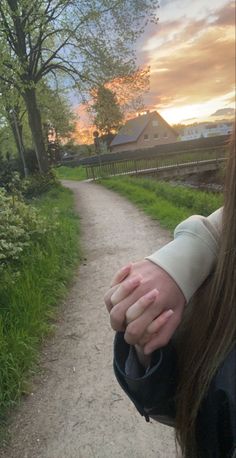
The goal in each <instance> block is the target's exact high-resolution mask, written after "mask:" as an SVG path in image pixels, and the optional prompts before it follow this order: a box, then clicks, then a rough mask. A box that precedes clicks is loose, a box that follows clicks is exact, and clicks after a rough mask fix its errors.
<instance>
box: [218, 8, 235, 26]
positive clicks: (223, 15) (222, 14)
mask: <svg viewBox="0 0 236 458" xmlns="http://www.w3.org/2000/svg"><path fill="white" fill-rule="evenodd" d="M216 14H217V15H218V17H217V20H216V21H215V25H219V26H228V25H231V26H233V27H234V26H235V4H234V2H229V3H228V4H227V5H225V6H224V7H223V8H221V9H219V10H218V11H217V13H216Z"/></svg>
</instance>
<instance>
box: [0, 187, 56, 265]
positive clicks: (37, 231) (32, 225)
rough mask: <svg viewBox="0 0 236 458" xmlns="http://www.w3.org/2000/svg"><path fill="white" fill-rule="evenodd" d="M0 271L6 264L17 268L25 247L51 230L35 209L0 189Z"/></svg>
mask: <svg viewBox="0 0 236 458" xmlns="http://www.w3.org/2000/svg"><path fill="white" fill-rule="evenodd" d="M0 216H1V218H0V272H1V271H3V270H4V269H5V267H6V266H7V265H8V266H9V265H11V267H13V268H15V269H16V268H17V266H18V261H19V259H20V257H21V255H22V254H23V253H24V251H25V249H26V248H27V247H29V245H30V244H31V243H32V242H35V241H36V240H38V239H40V237H41V236H42V234H44V233H45V232H47V231H48V230H49V229H51V230H52V228H53V227H54V226H53V222H51V223H50V225H49V222H48V221H47V222H46V219H44V218H43V217H42V216H40V214H39V212H38V211H37V209H35V208H34V207H32V206H30V205H27V204H25V203H24V202H23V201H21V200H20V199H19V198H15V197H12V196H8V195H7V194H6V191H4V190H3V189H0Z"/></svg>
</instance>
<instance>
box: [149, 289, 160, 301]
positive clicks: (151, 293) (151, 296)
mask: <svg viewBox="0 0 236 458" xmlns="http://www.w3.org/2000/svg"><path fill="white" fill-rule="evenodd" d="M158 294H159V291H157V289H153V290H152V291H149V293H147V294H146V299H147V300H149V301H154V299H156V297H157V295H158Z"/></svg>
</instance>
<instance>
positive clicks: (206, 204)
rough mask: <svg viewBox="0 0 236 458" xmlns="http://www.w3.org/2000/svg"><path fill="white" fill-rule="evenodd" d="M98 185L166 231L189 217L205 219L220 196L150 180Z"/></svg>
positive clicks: (219, 202)
mask: <svg viewBox="0 0 236 458" xmlns="http://www.w3.org/2000/svg"><path fill="white" fill-rule="evenodd" d="M100 183H101V184H102V185H104V186H106V187H107V188H109V189H112V190H114V191H117V192H119V193H120V194H122V195H123V196H125V197H127V198H128V199H129V200H131V201H132V202H133V203H135V204H136V205H138V206H139V207H140V208H141V209H142V210H144V211H145V213H147V214H148V215H149V216H151V217H152V218H153V219H157V220H158V221H159V222H160V224H161V225H162V226H163V227H165V228H166V229H169V230H173V229H174V228H175V227H176V226H177V224H179V223H180V222H181V221H182V220H183V219H186V218H188V217H189V216H191V215H192V214H201V215H205V216H207V215H209V214H210V213H212V212H213V211H215V210H216V209H217V208H219V207H220V206H221V205H222V195H219V194H217V195H216V194H214V193H210V192H203V191H197V190H193V189H191V188H186V187H184V186H173V185H170V184H168V183H165V182H158V181H155V180H150V179H144V178H143V179H139V178H120V177H119V178H118V177H116V178H105V179H103V180H100Z"/></svg>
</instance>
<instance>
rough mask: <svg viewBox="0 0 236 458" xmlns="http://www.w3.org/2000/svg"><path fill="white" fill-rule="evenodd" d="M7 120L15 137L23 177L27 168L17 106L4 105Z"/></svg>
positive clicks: (26, 172)
mask: <svg viewBox="0 0 236 458" xmlns="http://www.w3.org/2000/svg"><path fill="white" fill-rule="evenodd" d="M6 112H7V118H8V122H9V124H10V126H11V130H12V133H13V136H14V139H15V143H16V147H17V151H18V154H19V156H20V158H21V161H22V166H23V171H24V175H25V177H27V176H28V169H27V165H26V162H25V146H24V140H23V132H22V124H21V122H20V120H19V113H18V107H13V108H9V107H8V106H7V107H6Z"/></svg>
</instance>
